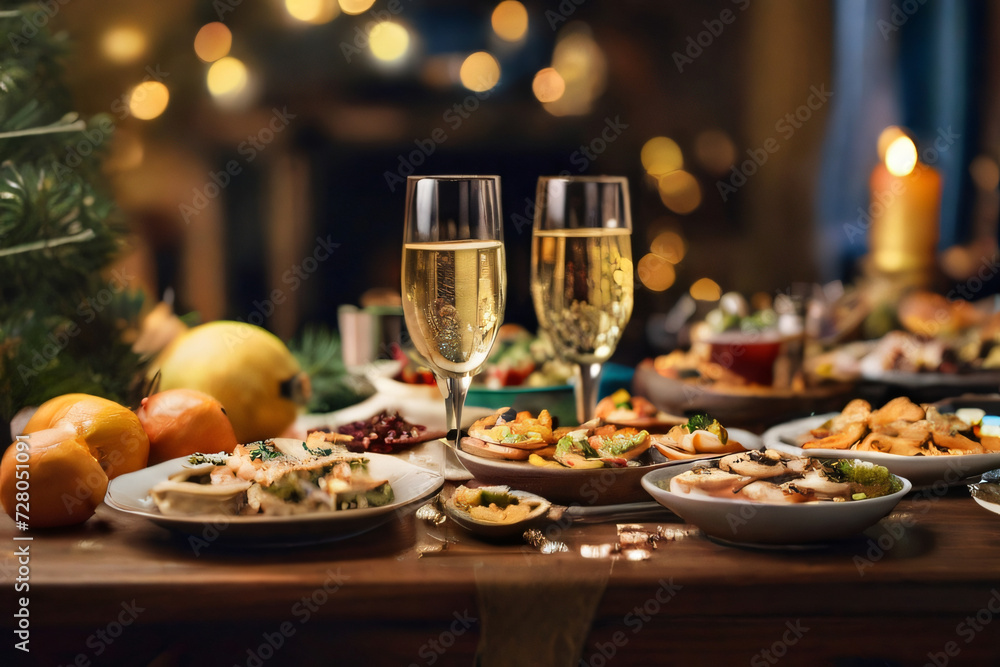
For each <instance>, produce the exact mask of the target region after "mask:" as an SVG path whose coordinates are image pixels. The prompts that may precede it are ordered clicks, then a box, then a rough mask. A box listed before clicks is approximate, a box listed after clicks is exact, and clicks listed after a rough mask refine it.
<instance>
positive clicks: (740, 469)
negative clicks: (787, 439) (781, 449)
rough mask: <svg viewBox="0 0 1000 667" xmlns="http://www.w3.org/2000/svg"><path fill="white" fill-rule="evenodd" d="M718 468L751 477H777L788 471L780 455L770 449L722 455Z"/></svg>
mask: <svg viewBox="0 0 1000 667" xmlns="http://www.w3.org/2000/svg"><path fill="white" fill-rule="evenodd" d="M719 468H721V469H722V470H728V471H729V472H732V473H733V474H736V475H743V476H744V477H750V478H751V479H767V478H770V477H778V476H780V475H784V474H785V473H786V472H787V471H788V470H787V468H786V467H785V461H784V460H783V459H782V457H781V455H780V454H779V453H778V452H776V451H774V450H770V449H768V450H765V451H760V450H756V449H754V450H751V451H749V452H742V453H740V454H730V455H728V456H723V457H722V458H721V459H719Z"/></svg>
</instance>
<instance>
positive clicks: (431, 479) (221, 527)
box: [104, 454, 444, 546]
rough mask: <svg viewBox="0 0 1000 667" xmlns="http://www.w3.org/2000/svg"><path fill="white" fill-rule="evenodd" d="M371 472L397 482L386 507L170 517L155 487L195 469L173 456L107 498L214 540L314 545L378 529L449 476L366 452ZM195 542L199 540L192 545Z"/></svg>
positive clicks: (116, 483) (115, 486)
mask: <svg viewBox="0 0 1000 667" xmlns="http://www.w3.org/2000/svg"><path fill="white" fill-rule="evenodd" d="M365 457H366V458H367V459H368V460H369V464H368V470H369V471H370V472H371V474H372V476H374V477H384V478H386V479H388V480H389V483H390V484H391V485H392V490H393V494H394V496H395V500H394V501H393V502H392V503H390V504H389V505H384V506H382V507H366V508H364V509H356V510H342V511H338V512H326V513H314V514H302V515H295V516H266V515H250V516H225V515H221V514H220V515H204V516H164V515H163V514H160V512H159V510H158V509H157V508H156V504H155V503H154V502H153V499H152V498H151V497H150V495H149V490H150V489H151V488H152V487H153V486H154V485H156V484H157V483H159V482H161V481H163V480H165V479H167V477H169V476H170V475H173V474H175V473H178V472H180V471H181V470H184V469H185V468H190V467H193V466H192V465H191V464H190V463H188V461H187V457H182V458H177V459H172V460H170V461H165V462H163V463H160V464H157V465H155V466H151V467H149V468H144V469H142V470H138V471H136V472H133V473H129V474H126V475H121V476H120V477H116V478H115V479H113V480H111V483H110V484H109V485H108V492H107V495H106V496H105V498H104V502H105V503H107V505H108V506H109V507H111V508H113V509H116V510H118V511H120V512H126V513H128V514H135V515H137V516H141V517H144V518H146V519H149V520H150V521H152V522H153V523H155V524H157V525H159V526H163V527H164V528H168V529H170V530H173V531H176V532H178V533H182V534H186V535H189V536H192V539H193V540H195V543H197V544H201V542H198V540H199V539H200V540H202V541H203V542H205V543H207V544H210V543H213V542H215V541H224V542H238V543H239V544H240V545H246V546H273V545H278V544H280V545H296V544H314V543H319V542H330V541H334V540H340V539H344V538H347V537H351V536H353V535H358V534H360V533H363V532H366V531H369V530H372V529H374V528H377V527H378V526H380V525H382V524H384V523H385V522H387V521H390V520H392V519H393V518H395V517H397V516H401V515H404V514H406V513H407V512H408V511H409V509H411V506H412V505H414V504H416V503H419V502H421V501H423V500H426V499H427V498H429V497H431V496H432V495H434V494H435V493H437V491H438V489H440V488H441V486H442V484H443V483H444V477H443V476H442V475H441V474H440V473H438V472H435V471H433V470H428V469H427V468H422V467H420V466H416V465H413V464H411V463H407V462H406V461H401V460H400V459H398V458H395V457H393V456H389V455H386V454H366V455H365ZM192 544H194V543H192Z"/></svg>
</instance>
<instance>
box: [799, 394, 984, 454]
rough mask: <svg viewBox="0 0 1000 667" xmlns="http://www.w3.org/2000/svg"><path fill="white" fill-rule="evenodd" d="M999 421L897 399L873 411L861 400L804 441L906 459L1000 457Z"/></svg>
mask: <svg viewBox="0 0 1000 667" xmlns="http://www.w3.org/2000/svg"><path fill="white" fill-rule="evenodd" d="M995 420H996V418H995V417H989V416H986V415H985V413H984V412H983V411H982V410H960V411H958V412H956V413H941V412H939V411H938V410H937V408H936V407H934V406H933V405H918V404H916V403H914V402H913V401H911V400H910V399H908V398H906V397H902V396H901V397H899V398H894V399H893V400H891V401H889V402H888V403H886V404H885V405H884V406H883V407H881V408H879V409H877V410H873V409H872V407H871V404H869V403H868V401H865V400H863V399H855V400H853V401H851V402H850V403H848V404H847V407H845V408H844V410H843V411H842V412H841V413H840V414H839V415H837V416H836V417H833V418H832V419H830V420H828V421H827V422H825V423H824V424H822V425H821V426H820V427H818V428H815V429H812V430H811V431H809V432H808V433H806V434H804V435H803V436H801V437H800V444H801V447H802V448H803V449H850V450H855V451H870V452H882V453H885V454H897V455H900V456H942V455H959V456H960V455H964V454H984V453H997V452H1000V430H998V431H994V430H993V428H995V427H993V426H992V422H993V421H995Z"/></svg>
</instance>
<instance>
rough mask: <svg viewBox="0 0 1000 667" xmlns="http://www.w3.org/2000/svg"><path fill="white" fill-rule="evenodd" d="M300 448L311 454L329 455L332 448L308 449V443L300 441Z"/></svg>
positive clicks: (331, 452)
mask: <svg viewBox="0 0 1000 667" xmlns="http://www.w3.org/2000/svg"><path fill="white" fill-rule="evenodd" d="M302 449H304V450H306V451H307V452H309V453H310V454H312V455H313V456H330V455H331V454H333V450H332V449H330V448H329V447H317V448H316V449H309V445H307V444H306V443H304V442H303V443H302Z"/></svg>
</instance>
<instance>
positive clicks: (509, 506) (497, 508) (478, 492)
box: [450, 485, 544, 523]
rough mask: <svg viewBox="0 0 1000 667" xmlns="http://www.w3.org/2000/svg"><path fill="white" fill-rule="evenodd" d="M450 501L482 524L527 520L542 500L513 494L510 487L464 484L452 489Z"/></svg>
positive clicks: (536, 497)
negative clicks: (474, 486)
mask: <svg viewBox="0 0 1000 667" xmlns="http://www.w3.org/2000/svg"><path fill="white" fill-rule="evenodd" d="M450 502H451V503H452V504H453V505H454V506H455V508H457V509H459V510H461V511H463V512H465V513H466V514H468V515H469V517H470V518H471V519H473V520H475V521H479V522H483V523H518V522H521V521H525V520H526V519H528V518H529V517H530V516H531V515H532V514H533V513H535V511H536V510H537V509H538V507H539V506H540V505H542V504H543V502H544V501H543V499H542V498H539V497H538V496H530V497H527V494H518V493H516V492H512V491H511V490H510V487H509V486H481V487H477V488H471V489H470V488H469V487H467V486H465V485H462V486H459V487H458V488H457V489H455V493H454V495H452V497H451V498H450Z"/></svg>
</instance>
